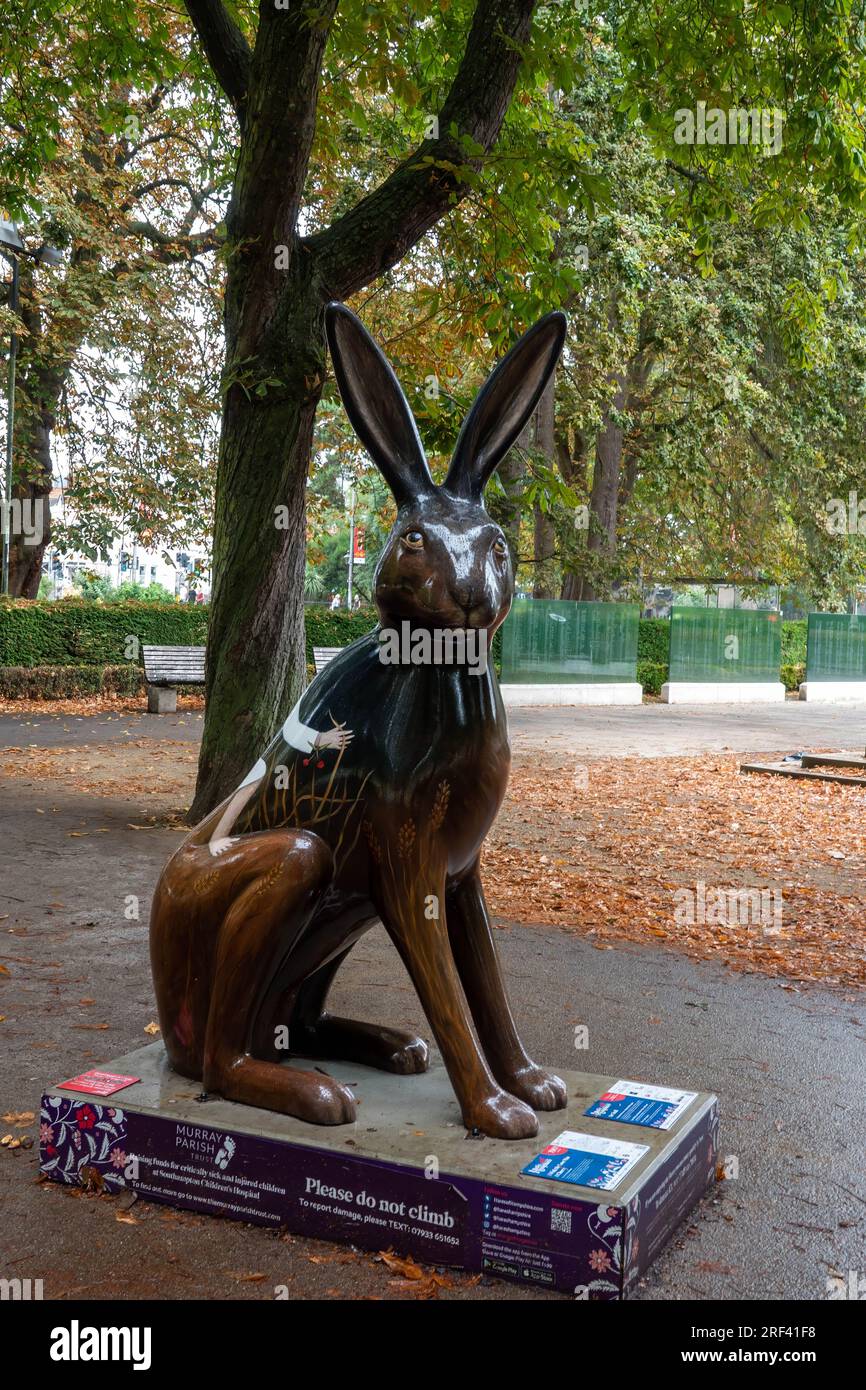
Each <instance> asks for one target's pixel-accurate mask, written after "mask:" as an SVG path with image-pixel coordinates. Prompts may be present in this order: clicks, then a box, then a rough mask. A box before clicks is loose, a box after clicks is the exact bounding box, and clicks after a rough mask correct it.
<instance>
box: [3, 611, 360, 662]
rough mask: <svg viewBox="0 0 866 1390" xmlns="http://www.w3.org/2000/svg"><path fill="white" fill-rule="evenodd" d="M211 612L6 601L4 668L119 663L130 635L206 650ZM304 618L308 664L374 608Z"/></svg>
mask: <svg viewBox="0 0 866 1390" xmlns="http://www.w3.org/2000/svg"><path fill="white" fill-rule="evenodd" d="M208 613H209V609H208V606H207V605H206V604H191V603H190V604H184V603H140V602H138V601H136V600H126V601H124V602H121V603H94V602H92V601H90V600H86V599H74V598H72V599H61V600H60V601H59V602H57V603H47V602H40V601H38V600H37V601H36V602H33V601H28V600H25V599H2V600H0V666H15V667H22V666H24V667H37V666H75V667H79V668H80V667H84V666H94V667H98V668H101V667H103V666H114V665H119V664H120V663H121V662H123V661H124V659H125V656H126V650H127V639H128V638H129V637H137V638H138V641H139V645H140V646H145V645H147V646H161V647H203V646H205V645H206V643H207V624H208ZM304 617H305V623H306V630H307V660H308V661H310V662H311V661H312V660H313V647H347V646H348V645H349V643H350V642H354V641H355V639H356V638H358V637H363V636H364V634H365V633H366V632H369V631H370V629H371V628H372V627H373V626H374V625H375V622H376V615H375V612H374V611H373V609H370V608H368V609H359V610H358V611H357V612H356V613H346V612H341V611H340V610H339V609H337V610H336V611H335V612H333V613H332V612H331V611H330V609H328V608H313V607H309V608H307V609H306V610H305V615H304ZM138 664H139V665H140V664H141V657H140V656H139V662H138Z"/></svg>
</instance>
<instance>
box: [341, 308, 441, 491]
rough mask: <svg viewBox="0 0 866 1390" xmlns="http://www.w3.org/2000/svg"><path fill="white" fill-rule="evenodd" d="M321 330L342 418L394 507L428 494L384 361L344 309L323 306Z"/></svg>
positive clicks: (429, 483) (405, 405)
mask: <svg viewBox="0 0 866 1390" xmlns="http://www.w3.org/2000/svg"><path fill="white" fill-rule="evenodd" d="M325 331H326V332H327V335H328V346H329V347H330V349H331V360H332V361H333V363H334V375H335V377H336V378H337V386H338V387H339V391H340V395H341V396H342V398H343V405H344V406H345V407H346V414H347V415H348V417H349V419H350V420H351V422H352V425H353V427H354V430H355V433H356V434H357V436H358V438H359V439H360V441H361V443H362V444H363V445H364V447H365V449H366V450H367V452H368V453H369V455H370V457H371V458H372V460H373V462H374V463H375V464H376V467H377V468H378V469H379V471H380V473H381V474H382V476H383V478H384V479H385V482H386V483H387V484H388V486H389V488H390V489H391V491H392V493H393V494H394V500H395V502H396V503H397V505H398V507H399V506H400V505H401V504H402V503H403V502H407V501H412V500H413V499H415V498H416V497H418V496H419V495H420V494H421V493H424V492H432V491H433V489H434V483H433V479H432V478H431V476H430V470H429V468H428V467H427V460H426V458H425V457H424V446H423V445H422V443H421V437H420V435H419V434H418V426H417V425H416V424H415V418H414V416H413V414H412V412H411V410H410V409H409V402H408V401H407V400H406V397H405V396H404V395H403V391H402V388H401V386H400V383H399V381H398V380H397V378H396V376H395V375H394V371H393V368H392V367H391V364H390V362H389V361H388V359H387V357H386V356H385V354H384V353H383V352H382V351H381V349H380V348H379V347H377V345H376V344H375V343H374V342H373V339H372V338H371V337H370V335H369V333H368V332H367V330H366V328H365V327H364V325H363V324H362V322H361V320H360V319H359V318H357V317H356V316H355V315H354V314H353V313H352V311H351V309H347V308H346V306H345V304H337V303H332V304H329V305H328V306H327V308H326V309H325Z"/></svg>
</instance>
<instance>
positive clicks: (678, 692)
mask: <svg viewBox="0 0 866 1390" xmlns="http://www.w3.org/2000/svg"><path fill="white" fill-rule="evenodd" d="M661 699H662V702H663V703H664V704H666V705H757V704H761V705H764V704H771V703H773V702H775V701H777V700H780V701H784V699H785V687H784V685H783V684H782V682H781V681H666V682H665V684H664V685H663V686H662V690H661Z"/></svg>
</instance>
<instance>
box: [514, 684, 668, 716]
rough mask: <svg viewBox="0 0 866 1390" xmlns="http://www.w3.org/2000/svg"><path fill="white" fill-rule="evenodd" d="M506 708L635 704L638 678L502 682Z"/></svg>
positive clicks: (640, 692)
mask: <svg viewBox="0 0 866 1390" xmlns="http://www.w3.org/2000/svg"><path fill="white" fill-rule="evenodd" d="M499 688H500V690H501V691H502V698H503V700H504V702H505V706H506V709H519V708H521V707H524V706H529V705H639V704H641V702H642V701H643V688H642V686H641V685H640V682H639V681H586V682H585V683H583V684H581V685H502V686H500V687H499Z"/></svg>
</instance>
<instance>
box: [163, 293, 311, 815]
mask: <svg viewBox="0 0 866 1390" xmlns="http://www.w3.org/2000/svg"><path fill="white" fill-rule="evenodd" d="M285 302H286V303H287V309H288V312H287V316H286V318H285V320H283V321H280V322H278V323H277V324H276V325H275V326H274V329H273V330H272V331H271V333H269V335H268V341H267V342H266V343H264V344H262V346H261V348H260V349H259V353H258V366H257V370H256V375H257V377H259V378H260V379H267V378H268V377H270V376H273V377H276V378H279V379H280V380H281V382H282V385H281V386H279V387H269V388H268V390H267V392H266V394H265V395H264V396H261V397H260V396H258V395H256V394H255V391H254V390H253V391H252V392H251V393H249V394H248V393H247V391H246V390H244V388H243V387H242V386H241V385H239V384H237V383H236V384H234V385H232V386H231V387H230V389H229V391H228V393H227V396H226V401H225V408H224V412H223V423H222V434H221V439H220V453H219V463H218V468H217V489H216V499H217V501H216V515H215V520H214V550H213V573H214V588H213V595H212V599H211V613H210V624H209V629H208V655H207V679H206V694H207V709H208V717H207V719H206V721H205V728H204V736H203V740H202V747H201V753H200V757H199V775H198V784H197V787H196V795H195V800H194V802H193V805H192V808H191V811H190V817H191V819H192V820H194V821H195V820H198V819H200V818H201V817H202V816H203V815H205V814H206V813H207V811H209V810H210V809H211V807H212V806H214V805H215V804H216V802H218V801H219V800H220V799H221V798H222V797H223V796H224V795H225V793H226V791H227V790H228V789H230V788H231V787H232V786H234V785H236V784H237V783H238V782H239V781H240V780H241V778H242V777H243V775H244V774H245V773H246V772H248V771H249V768H250V766H251V762H252V761H253V760H254V757H255V753H254V754H253V755H252V757H251V752H250V750H251V749H252V750H259V751H261V750H262V749H263V748H264V747H265V746H266V744H267V743H268V742H269V741H270V739H271V737H272V736H273V734H274V711H275V710H284V711H285V712H286V713H288V711H289V710H290V709H291V708H292V706H293V705H294V704H295V702H296V700H297V699H298V697H299V695H300V694H301V691H302V690H303V688H304V684H305V680H306V640H305V635H304V610H303V605H302V604H298V603H297V602H296V596H297V595H298V594H299V593H303V586H304V554H305V545H306V483H307V472H308V469H309V462H310V449H311V444H312V436H313V421H314V418H315V414H316V406H317V405H318V402H319V397H320V395H321V390H322V384H323V382H324V378H325V353H326V347H325V334H324V314H323V310H324V303H323V300H322V297H321V296H320V295H318V294H317V293H316V292H315V290H314V288H313V286H312V285H311V284H309V283H308V284H306V285H299V286H298V290H297V293H296V294H295V295H292V296H287V297H286V301H285ZM230 360H231V358H230ZM269 364H270V365H269Z"/></svg>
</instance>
